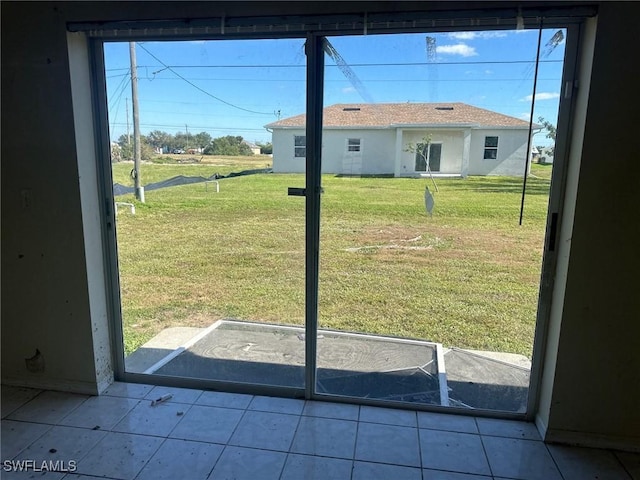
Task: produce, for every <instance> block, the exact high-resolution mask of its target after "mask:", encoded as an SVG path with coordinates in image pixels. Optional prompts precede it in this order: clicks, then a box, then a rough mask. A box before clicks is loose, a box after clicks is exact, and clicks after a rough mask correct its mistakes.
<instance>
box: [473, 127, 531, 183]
mask: <svg viewBox="0 0 640 480" xmlns="http://www.w3.org/2000/svg"><path fill="white" fill-rule="evenodd" d="M528 134H529V132H528V130H499V129H496V130H489V129H486V130H485V129H474V130H472V131H471V152H470V155H469V175H508V176H520V177H521V176H522V174H523V173H524V162H525V159H526V151H527V136H528ZM487 136H490V137H498V158H496V159H495V160H485V159H484V141H485V137H487Z"/></svg>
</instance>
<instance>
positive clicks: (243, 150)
mask: <svg viewBox="0 0 640 480" xmlns="http://www.w3.org/2000/svg"><path fill="white" fill-rule="evenodd" d="M204 153H205V154H206V155H236V156H237V155H253V152H252V151H251V147H249V145H247V144H246V143H245V141H244V139H243V138H242V137H241V136H236V137H234V136H232V135H227V136H226V137H218V138H214V139H213V140H212V141H211V143H210V144H209V145H208V146H207V147H206V148H205V149H204Z"/></svg>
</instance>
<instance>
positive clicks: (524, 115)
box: [518, 112, 531, 122]
mask: <svg viewBox="0 0 640 480" xmlns="http://www.w3.org/2000/svg"><path fill="white" fill-rule="evenodd" d="M518 118H520V119H521V120H524V121H526V122H528V121H529V120H531V114H530V113H528V112H524V113H521V114H520V115H518Z"/></svg>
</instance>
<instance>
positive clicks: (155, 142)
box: [146, 130, 173, 152]
mask: <svg viewBox="0 0 640 480" xmlns="http://www.w3.org/2000/svg"><path fill="white" fill-rule="evenodd" d="M146 138H147V143H149V145H151V146H152V147H153V148H157V149H161V151H162V152H166V151H168V150H169V149H170V148H171V143H172V141H173V135H171V134H170V133H167V132H163V131H160V130H154V131H152V132H150V133H149V135H147V137H146Z"/></svg>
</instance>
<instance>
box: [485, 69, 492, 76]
mask: <svg viewBox="0 0 640 480" xmlns="http://www.w3.org/2000/svg"><path fill="white" fill-rule="evenodd" d="M484 73H485V75H493V70H485V71H484Z"/></svg>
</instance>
